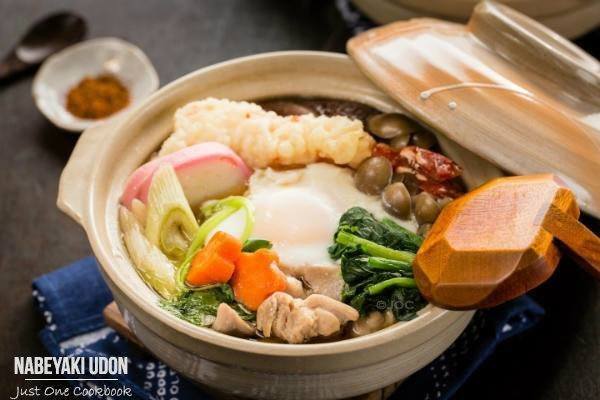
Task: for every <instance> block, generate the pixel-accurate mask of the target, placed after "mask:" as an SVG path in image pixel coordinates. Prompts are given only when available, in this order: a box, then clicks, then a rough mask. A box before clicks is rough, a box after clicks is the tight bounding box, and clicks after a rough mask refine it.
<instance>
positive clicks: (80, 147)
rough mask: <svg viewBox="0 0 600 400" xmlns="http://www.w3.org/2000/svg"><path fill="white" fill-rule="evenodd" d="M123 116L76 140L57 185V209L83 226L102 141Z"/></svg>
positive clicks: (92, 127) (91, 129)
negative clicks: (93, 172) (93, 171)
mask: <svg viewBox="0 0 600 400" xmlns="http://www.w3.org/2000/svg"><path fill="white" fill-rule="evenodd" d="M122 119H123V117H122V116H120V117H117V118H114V119H112V120H110V121H107V122H104V123H99V124H96V125H93V126H91V127H89V128H87V129H86V130H85V131H83V133H82V134H81V136H80V137H79V140H78V141H77V144H76V145H75V148H74V149H73V152H72V153H71V157H69V161H67V165H66V166H65V168H64V169H63V171H62V174H61V175H60V181H59V184H58V198H57V200H56V205H57V206H58V208H59V209H60V210H61V211H62V212H64V213H65V214H67V215H68V216H69V217H71V218H72V219H73V220H75V222H77V223H78V224H79V225H82V226H83V215H84V213H85V211H86V202H87V201H88V198H89V196H88V195H89V188H90V182H91V174H92V169H93V167H94V164H95V160H96V155H97V154H98V152H99V150H100V148H101V147H102V143H103V142H105V141H106V139H107V136H108V135H109V134H110V132H111V131H112V130H114V129H115V128H116V127H117V125H118V124H119V123H120V121H121V120H122Z"/></svg>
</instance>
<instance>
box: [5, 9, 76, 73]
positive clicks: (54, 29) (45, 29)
mask: <svg viewBox="0 0 600 400" xmlns="http://www.w3.org/2000/svg"><path fill="white" fill-rule="evenodd" d="M86 30H87V27H86V23H85V20H84V19H83V18H81V17H80V16H78V15H75V14H72V13H69V12H61V13H57V14H52V15H50V16H48V17H46V18H44V19H42V20H40V21H38V22H36V23H35V24H34V25H33V26H32V27H31V28H30V29H29V31H28V32H27V33H26V34H25V36H23V37H22V38H21V40H20V42H19V43H18V44H17V45H16V46H15V47H14V48H13V49H12V50H11V51H10V52H9V53H8V54H7V55H6V57H4V59H3V60H2V62H0V81H5V80H8V79H9V78H13V77H15V76H17V75H19V74H21V73H23V72H25V71H28V70H30V69H32V68H33V67H35V66H37V65H39V64H40V63H41V62H42V61H44V60H45V59H46V58H48V57H49V56H51V55H52V54H54V53H56V52H57V51H60V50H62V49H64V48H65V47H67V46H70V45H72V44H73V43H77V42H79V41H80V40H81V39H83V37H84V36H85V33H86Z"/></svg>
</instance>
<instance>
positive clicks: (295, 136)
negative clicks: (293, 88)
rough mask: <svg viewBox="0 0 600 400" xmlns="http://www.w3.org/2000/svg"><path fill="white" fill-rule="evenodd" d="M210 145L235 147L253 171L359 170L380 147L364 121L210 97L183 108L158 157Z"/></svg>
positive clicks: (177, 114) (178, 113)
mask: <svg viewBox="0 0 600 400" xmlns="http://www.w3.org/2000/svg"><path fill="white" fill-rule="evenodd" d="M209 141H215V142H220V143H223V144H225V145H227V146H229V147H230V148H231V149H232V150H233V151H235V152H236V153H238V155H239V156H240V157H241V158H242V159H243V160H244V161H245V162H246V163H247V164H248V165H249V166H250V167H253V168H266V167H273V166H289V165H307V164H311V163H314V162H318V161H330V162H333V163H335V164H338V165H349V166H351V167H356V166H358V164H360V162H361V161H363V160H364V159H365V158H367V157H369V156H370V155H371V150H372V148H373V146H374V145H375V141H374V140H373V138H372V137H371V136H370V135H369V134H368V133H367V132H365V131H364V129H363V124H362V122H361V121H359V120H353V119H350V118H347V117H343V116H334V117H326V116H318V117H317V116H314V115H312V114H306V115H300V116H287V117H282V116H279V115H277V114H275V113H274V112H272V111H265V110H263V109H262V108H261V107H260V106H259V105H257V104H254V103H248V102H244V101H230V100H225V99H214V98H207V99H204V100H200V101H195V102H191V103H188V104H186V105H185V106H183V107H182V108H180V109H178V110H177V112H176V113H175V131H174V132H173V133H172V134H171V136H170V137H169V138H167V140H165V142H164V143H163V146H162V148H161V149H160V152H159V154H158V155H159V156H162V155H165V154H169V153H172V152H175V151H177V150H180V149H182V148H184V147H187V146H191V145H193V144H196V143H200V142H209Z"/></svg>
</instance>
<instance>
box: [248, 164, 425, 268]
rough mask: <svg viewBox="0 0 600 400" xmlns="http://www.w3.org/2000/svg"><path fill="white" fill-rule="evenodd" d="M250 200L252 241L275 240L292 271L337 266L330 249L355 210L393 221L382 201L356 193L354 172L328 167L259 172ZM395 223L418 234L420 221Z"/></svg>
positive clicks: (251, 185) (254, 177)
mask: <svg viewBox="0 0 600 400" xmlns="http://www.w3.org/2000/svg"><path fill="white" fill-rule="evenodd" d="M247 196H248V198H249V199H250V201H251V202H252V204H253V205H254V209H255V225H254V230H253V233H252V237H253V238H260V239H267V240H269V241H271V242H272V243H273V250H275V251H276V252H277V254H278V255H279V259H280V265H282V266H283V267H288V268H298V267H308V266H315V267H317V266H332V265H337V262H335V261H334V260H332V259H331V258H330V256H329V253H328V252H327V248H328V247H329V246H331V244H332V243H333V235H334V233H335V231H336V230H337V227H338V223H339V220H340V217H341V216H342V214H343V213H344V212H345V211H346V210H348V209H349V208H351V207H355V206H358V207H363V208H365V209H367V210H368V211H370V212H371V213H373V215H375V217H376V218H386V217H387V218H391V216H390V215H389V214H388V213H386V212H385V210H384V209H383V207H382V204H381V198H380V197H379V196H371V195H367V194H364V193H362V192H360V191H359V190H357V189H356V187H355V185H354V178H353V173H352V170H350V169H348V168H343V167H338V166H335V165H331V164H326V163H316V164H310V165H308V166H307V167H305V168H300V169H294V170H288V171H275V170H272V169H265V170H257V171H256V172H255V173H254V174H253V175H252V177H251V179H250V183H249V190H248V194H247ZM393 219H394V220H395V221H396V222H398V223H399V224H400V225H402V226H404V227H405V228H407V229H409V230H411V231H413V232H414V231H416V229H417V224H416V221H415V220H414V218H413V219H411V220H399V219H396V218H393Z"/></svg>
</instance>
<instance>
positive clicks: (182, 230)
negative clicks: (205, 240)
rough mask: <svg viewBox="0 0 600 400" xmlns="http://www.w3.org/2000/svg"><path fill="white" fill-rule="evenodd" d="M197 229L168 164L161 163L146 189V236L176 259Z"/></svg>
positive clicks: (179, 257)
mask: <svg viewBox="0 0 600 400" xmlns="http://www.w3.org/2000/svg"><path fill="white" fill-rule="evenodd" d="M196 231H198V222H196V217H195V216H194V213H193V212H192V209H191V208H190V205H189V203H188V201H187V199H186V197H185V194H184V193H183V189H182V187H181V184H180V183H179V179H178V178H177V175H176V174H175V170H174V169H173V166H172V165H170V164H163V165H161V166H160V167H159V168H158V170H157V171H156V173H155V174H154V176H153V177H152V183H151V184H150V190H149V192H148V204H147V216H146V237H147V238H148V240H149V241H150V243H152V244H153V245H155V246H157V247H158V248H160V249H161V250H162V251H163V253H165V254H166V255H167V256H168V257H169V258H171V259H173V260H179V259H181V258H182V257H183V255H184V254H185V251H186V249H187V247H188V245H189V242H190V240H191V239H192V238H193V237H194V235H195V234H196Z"/></svg>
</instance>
